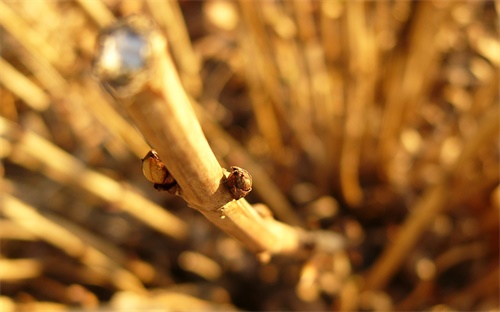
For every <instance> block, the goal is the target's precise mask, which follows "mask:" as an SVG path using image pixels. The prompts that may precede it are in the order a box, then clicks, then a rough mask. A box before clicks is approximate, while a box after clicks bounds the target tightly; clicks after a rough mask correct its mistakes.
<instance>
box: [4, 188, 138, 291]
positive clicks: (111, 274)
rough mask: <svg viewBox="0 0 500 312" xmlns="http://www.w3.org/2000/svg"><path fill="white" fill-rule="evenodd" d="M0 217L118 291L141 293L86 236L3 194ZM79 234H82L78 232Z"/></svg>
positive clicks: (132, 278) (129, 275) (130, 277)
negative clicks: (85, 267) (97, 275)
mask: <svg viewBox="0 0 500 312" xmlns="http://www.w3.org/2000/svg"><path fill="white" fill-rule="evenodd" d="M1 203H2V205H1V206H0V207H2V208H1V209H2V210H1V211H2V213H3V214H4V215H5V216H7V217H8V218H10V219H11V220H12V221H14V222H16V223H17V224H18V225H20V226H22V227H24V228H25V229H27V230H28V231H30V232H32V233H33V234H35V235H36V236H38V237H40V238H42V239H43V240H45V241H47V242H49V243H51V244H53V245H54V246H57V247H58V248H60V249H62V250H63V251H64V252H66V253H67V254H68V255H70V256H72V257H75V258H77V259H79V260H80V261H82V262H83V263H84V264H85V265H87V266H88V267H90V268H91V269H93V270H95V271H97V272H98V273H101V274H103V275H105V276H107V277H108V278H109V279H110V280H111V281H112V282H113V283H114V284H115V286H116V287H117V288H118V289H123V290H130V291H134V292H139V293H145V291H146V290H145V289H144V287H143V286H142V284H141V282H140V281H139V280H138V279H137V277H135V276H134V275H133V274H132V273H130V272H129V271H127V270H125V269H123V268H121V267H120V265H118V264H117V263H116V262H115V261H114V260H112V259H111V258H110V257H108V256H106V255H105V254H103V253H102V252H101V251H99V250H98V249H97V248H95V247H94V246H93V245H92V244H90V242H89V240H88V239H86V237H89V236H90V234H89V233H87V234H86V235H83V236H82V235H81V234H82V233H78V234H75V233H73V232H71V231H69V230H68V229H67V228H65V227H63V226H61V224H63V223H64V222H67V221H64V222H62V221H60V222H55V221H53V220H50V219H48V218H47V216H42V215H41V214H39V213H38V212H37V211H36V209H35V208H33V207H31V206H29V205H27V204H26V203H24V202H22V201H20V200H18V199H16V198H15V197H12V196H10V195H7V194H4V195H3V196H2V199H1ZM80 232H82V231H80Z"/></svg>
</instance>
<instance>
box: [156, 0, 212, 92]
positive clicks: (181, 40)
mask: <svg viewBox="0 0 500 312" xmlns="http://www.w3.org/2000/svg"><path fill="white" fill-rule="evenodd" d="M146 3H147V4H148V5H149V8H150V11H151V14H152V15H153V17H154V18H155V20H156V21H157V22H158V23H159V24H160V26H161V29H162V31H164V32H165V34H166V37H167V38H168V41H169V42H170V43H171V44H170V49H171V51H172V57H173V58H174V60H175V63H176V64H177V65H178V67H179V76H180V78H181V81H182V84H183V86H184V87H185V88H186V90H187V91H188V92H189V93H190V94H192V95H195V96H196V95H198V94H199V93H200V91H201V86H202V82H201V79H200V76H199V72H200V60H199V59H198V57H197V56H196V55H195V54H194V52H193V47H192V45H191V40H190V38H189V34H188V31H187V29H186V24H185V22H184V18H183V16H182V12H181V10H180V8H179V3H178V2H177V1H156V0H148V1H147V2H146Z"/></svg>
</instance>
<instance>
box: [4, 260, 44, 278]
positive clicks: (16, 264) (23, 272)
mask: <svg viewBox="0 0 500 312" xmlns="http://www.w3.org/2000/svg"><path fill="white" fill-rule="evenodd" d="M41 274H42V265H41V263H40V261H38V260H33V259H15V260H8V259H0V281H5V280H19V279H28V278H35V277H38V276H40V275H41Z"/></svg>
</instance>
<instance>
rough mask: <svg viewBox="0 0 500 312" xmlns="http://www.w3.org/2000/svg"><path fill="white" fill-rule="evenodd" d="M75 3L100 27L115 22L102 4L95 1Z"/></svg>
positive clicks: (85, 0)
mask: <svg viewBox="0 0 500 312" xmlns="http://www.w3.org/2000/svg"><path fill="white" fill-rule="evenodd" d="M77 1H78V3H79V4H80V5H81V7H82V8H83V9H84V10H85V11H86V12H87V14H89V15H90V16H91V17H92V19H93V20H94V21H95V22H96V23H97V24H98V25H99V26H100V27H106V26H108V25H109V24H111V23H113V22H114V21H115V17H114V15H113V13H111V11H110V10H109V9H108V8H107V7H106V6H105V5H104V3H103V2H101V1H95V0H77Z"/></svg>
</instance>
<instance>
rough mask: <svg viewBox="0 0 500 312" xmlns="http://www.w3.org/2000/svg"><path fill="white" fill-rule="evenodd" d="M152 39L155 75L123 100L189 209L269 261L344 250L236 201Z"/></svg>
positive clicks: (171, 66) (175, 77)
mask: <svg viewBox="0 0 500 312" xmlns="http://www.w3.org/2000/svg"><path fill="white" fill-rule="evenodd" d="M151 40H158V42H153V43H152V46H153V47H158V50H156V51H157V54H156V57H155V58H156V59H155V62H154V73H153V76H152V78H151V80H150V81H149V83H147V84H146V86H145V87H143V88H142V89H141V90H140V91H139V92H138V93H137V94H136V95H135V96H134V97H132V98H129V97H128V96H127V98H122V100H121V101H122V102H123V104H125V105H126V107H127V110H128V112H129V114H130V116H131V117H132V119H133V121H134V122H135V124H136V125H137V127H138V128H139V130H140V131H141V133H142V134H143V135H144V137H145V138H146V139H147V140H148V142H150V144H151V146H153V147H154V148H155V149H156V150H157V151H158V153H159V154H160V157H161V158H162V161H163V162H164V163H165V164H166V166H167V167H168V170H169V171H170V173H171V174H172V175H173V177H174V178H175V179H176V181H177V183H178V184H179V186H180V188H181V192H180V195H181V196H182V197H183V198H184V199H185V200H186V202H187V203H188V204H189V206H190V207H192V208H194V209H197V210H199V211H200V212H201V213H203V214H204V215H205V216H206V217H207V218H208V219H209V220H210V221H211V222H213V223H214V224H215V225H217V226H218V227H219V228H221V229H222V230H224V231H225V232H226V233H228V234H229V235H231V236H233V237H235V238H237V239H238V240H239V241H241V242H242V243H243V244H244V245H245V246H246V247H247V248H249V249H250V250H252V251H254V252H257V253H262V255H263V256H265V257H267V256H269V255H270V254H286V253H294V252H298V251H300V250H302V249H303V248H304V247H306V246H311V245H313V246H318V248H330V250H331V251H333V250H338V249H339V248H342V245H343V242H342V239H341V238H340V237H339V236H337V235H336V234H334V233H329V234H331V235H330V236H329V238H330V240H329V242H326V241H325V239H324V237H325V235H324V233H323V234H320V235H317V234H316V233H306V232H304V231H302V230H299V229H296V228H294V227H291V226H289V225H286V224H283V223H280V222H278V221H276V220H274V219H272V218H263V217H261V216H260V215H259V214H258V213H257V212H256V211H255V210H254V209H253V208H252V207H251V205H250V204H248V202H247V201H246V200H244V199H240V200H237V201H235V200H233V198H232V196H231V194H230V193H229V191H228V189H227V187H226V185H225V178H226V177H225V175H227V172H226V170H225V169H223V168H221V167H220V165H219V163H218V161H217V159H216V157H215V155H214V154H213V152H212V150H211V148H210V146H209V144H208V142H207V140H206V139H205V136H204V134H203V132H202V129H201V126H200V124H199V122H198V120H197V118H196V115H195V112H194V109H193V107H192V106H191V103H190V100H189V98H188V96H187V94H186V93H185V91H184V89H183V87H182V85H181V82H180V79H179V77H178V75H177V71H176V69H175V66H174V64H173V62H172V59H171V58H170V55H168V54H167V53H165V50H164V48H162V47H164V43H161V41H163V39H162V37H160V36H157V37H155V36H152V37H151ZM331 243H333V244H331Z"/></svg>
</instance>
